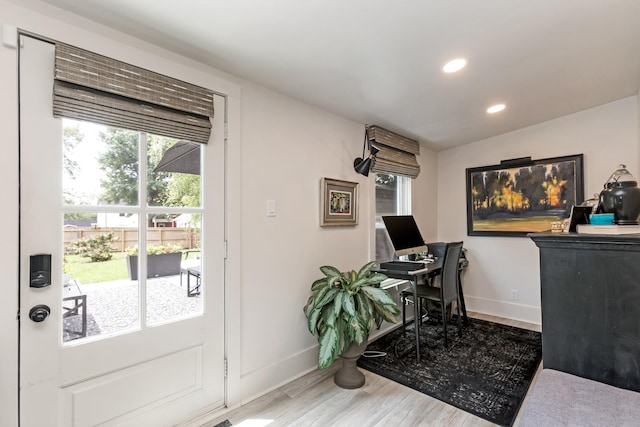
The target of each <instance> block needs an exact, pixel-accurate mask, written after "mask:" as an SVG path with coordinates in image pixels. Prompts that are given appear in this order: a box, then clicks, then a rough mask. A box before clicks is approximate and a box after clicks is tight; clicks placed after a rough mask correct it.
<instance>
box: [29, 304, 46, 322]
mask: <svg viewBox="0 0 640 427" xmlns="http://www.w3.org/2000/svg"><path fill="white" fill-rule="evenodd" d="M49 314H51V309H50V308H49V306H47V305H44V304H38V305H36V306H34V307H31V310H29V319H31V320H33V321H34V322H38V323H40V322H44V320H45V319H46V318H47V317H49Z"/></svg>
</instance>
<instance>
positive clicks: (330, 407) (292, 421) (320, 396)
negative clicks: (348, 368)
mask: <svg viewBox="0 0 640 427" xmlns="http://www.w3.org/2000/svg"><path fill="white" fill-rule="evenodd" d="M469 315H470V316H472V317H474V318H478V319H483V320H488V321H492V322H497V323H504V324H506V325H510V326H515V327H520V328H525V329H531V330H535V331H540V326H539V325H534V324H530V323H525V322H519V321H515V320H510V319H503V318H499V317H495V316H487V315H482V314H478V313H469ZM336 369H337V367H332V368H329V369H326V370H323V371H314V372H312V373H310V374H307V375H305V376H303V377H301V378H299V379H297V380H295V381H292V382H291V383H289V384H286V385H284V386H282V387H280V388H278V389H276V390H274V391H272V392H270V393H268V394H266V395H264V396H262V397H260V398H258V399H256V400H254V401H252V402H250V403H248V404H246V405H244V406H242V407H239V408H236V409H232V410H227V411H223V412H219V411H218V412H216V413H215V414H209V415H205V416H202V417H200V418H199V419H197V420H193V421H191V422H189V423H188V424H185V427H210V426H215V425H216V424H217V423H219V422H221V421H224V420H225V419H228V420H229V421H231V423H232V424H233V427H266V426H268V427H284V426H305V427H306V426H318V427H329V426H330V427H373V426H378V427H382V426H387V427H388V426H403V427H413V426H459V427H462V426H466V427H468V426H474V427H475V426H479V427H488V426H494V425H495V424H493V423H491V422H489V421H486V420H483V419H482V418H478V417H476V416H474V415H471V414H469V413H467V412H464V411H462V410H460V409H458V408H455V407H453V406H450V405H447V404H446V403H443V402H441V401H439V400H437V399H434V398H432V397H429V396H427V395H425V394H422V393H420V392H418V391H415V390H413V389H410V388H408V387H405V386H403V385H401V384H398V383H395V382H393V381H391V380H388V379H386V378H384V377H381V376H379V375H376V374H373V373H371V372H368V371H365V370H362V371H363V373H364V374H365V377H366V383H365V385H364V387H362V388H360V389H357V390H345V389H341V388H339V387H337V386H336V385H335V384H334V383H333V373H334V372H335V370H336ZM539 371H540V369H538V372H539ZM536 377H537V374H536ZM534 382H535V378H534ZM525 403H526V399H525ZM517 424H518V420H517V419H516V423H515V425H517Z"/></svg>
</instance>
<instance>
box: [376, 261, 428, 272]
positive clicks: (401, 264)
mask: <svg viewBox="0 0 640 427" xmlns="http://www.w3.org/2000/svg"><path fill="white" fill-rule="evenodd" d="M426 267H427V264H426V263H424V262H420V261H388V262H383V263H380V268H381V269H382V270H395V271H415V270H422V269H423V268H426Z"/></svg>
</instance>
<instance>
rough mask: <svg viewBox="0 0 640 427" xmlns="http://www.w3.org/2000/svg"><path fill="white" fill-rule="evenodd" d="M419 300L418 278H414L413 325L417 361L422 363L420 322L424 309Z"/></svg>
mask: <svg viewBox="0 0 640 427" xmlns="http://www.w3.org/2000/svg"><path fill="white" fill-rule="evenodd" d="M420 306H421V304H420V301H419V300H418V278H417V277H415V278H414V279H413V325H414V327H415V332H416V362H417V363H420V323H421V321H422V310H420Z"/></svg>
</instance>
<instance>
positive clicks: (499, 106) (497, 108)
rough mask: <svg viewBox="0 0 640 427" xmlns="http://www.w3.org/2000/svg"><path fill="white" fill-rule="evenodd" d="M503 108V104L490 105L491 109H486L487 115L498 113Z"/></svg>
mask: <svg viewBox="0 0 640 427" xmlns="http://www.w3.org/2000/svg"><path fill="white" fill-rule="evenodd" d="M505 107H506V105H504V104H496V105H492V106H491V107H489V108H487V113H489V114H493V113H499V112H500V111H502V110H504V109H505Z"/></svg>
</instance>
